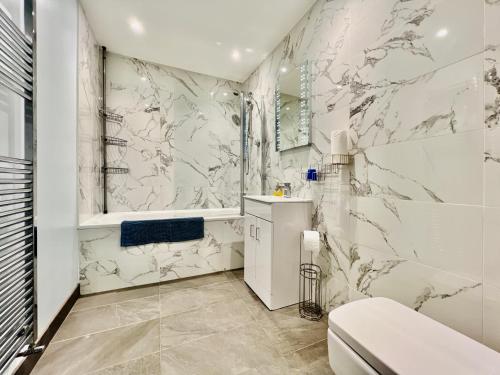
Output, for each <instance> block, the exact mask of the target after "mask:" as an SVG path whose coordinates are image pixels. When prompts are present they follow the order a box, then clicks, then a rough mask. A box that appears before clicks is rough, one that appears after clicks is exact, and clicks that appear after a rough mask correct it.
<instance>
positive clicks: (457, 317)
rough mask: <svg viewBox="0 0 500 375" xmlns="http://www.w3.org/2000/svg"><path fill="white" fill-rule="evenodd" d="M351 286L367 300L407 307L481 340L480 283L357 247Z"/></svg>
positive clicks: (351, 272) (354, 253) (353, 259)
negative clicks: (384, 299) (386, 300)
mask: <svg viewBox="0 0 500 375" xmlns="http://www.w3.org/2000/svg"><path fill="white" fill-rule="evenodd" d="M352 254H353V256H352V266H351V269H350V279H351V285H352V287H353V288H354V289H356V290H357V291H358V292H360V293H363V294H365V295H367V296H370V297H387V298H391V299H394V300H396V301H398V302H400V303H403V304H405V305H407V306H408V307H411V308H413V309H415V310H416V311H419V312H421V313H423V314H425V315H428V316H429V317H431V318H433V319H435V320H437V321H439V322H441V323H443V324H446V325H447V326H449V327H452V328H454V329H456V330H458V331H459V332H462V333H464V334H466V335H467V336H470V337H472V338H474V339H477V340H481V338H482V307H481V301H482V283H481V281H476V280H472V279H468V278H462V277H459V276H457V275H455V274H453V273H448V272H445V271H441V270H438V269H436V268H433V267H428V266H424V265H422V264H419V263H416V262H413V261H410V260H406V259H404V258H399V257H396V256H394V255H390V254H388V253H383V252H379V251H376V250H373V249H370V248H368V247H364V246H357V248H356V251H355V252H354V251H353V253H352Z"/></svg>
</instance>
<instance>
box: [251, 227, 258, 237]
mask: <svg viewBox="0 0 500 375" xmlns="http://www.w3.org/2000/svg"><path fill="white" fill-rule="evenodd" d="M254 226H255V225H253V224H250V237H251V238H254V237H253V236H252V232H253V228H254ZM256 232H257V231H256Z"/></svg>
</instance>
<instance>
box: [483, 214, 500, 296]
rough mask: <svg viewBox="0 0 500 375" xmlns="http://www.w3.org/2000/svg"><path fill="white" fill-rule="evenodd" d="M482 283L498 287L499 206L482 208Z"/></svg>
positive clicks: (499, 247)
mask: <svg viewBox="0 0 500 375" xmlns="http://www.w3.org/2000/svg"><path fill="white" fill-rule="evenodd" d="M483 251H484V253H483V254H484V255H483V256H484V283H485V284H489V285H492V286H495V287H496V288H500V272H498V269H499V267H500V208H493V207H486V208H485V209H484V243H483Z"/></svg>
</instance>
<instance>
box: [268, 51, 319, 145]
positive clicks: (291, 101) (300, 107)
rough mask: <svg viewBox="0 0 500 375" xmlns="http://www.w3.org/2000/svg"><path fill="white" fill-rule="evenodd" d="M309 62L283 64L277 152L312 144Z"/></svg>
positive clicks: (278, 91)
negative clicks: (297, 64)
mask: <svg viewBox="0 0 500 375" xmlns="http://www.w3.org/2000/svg"><path fill="white" fill-rule="evenodd" d="M310 81H311V79H310V68H309V64H308V62H307V61H306V62H304V63H302V64H300V65H299V66H294V65H283V66H281V67H280V71H279V79H278V83H277V85H276V90H275V132H276V134H275V135H276V137H275V138H276V151H285V150H290V149H293V148H296V147H301V146H307V145H310V144H311V109H310V107H311V104H310V102H311V90H310Z"/></svg>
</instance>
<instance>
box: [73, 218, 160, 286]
mask: <svg viewBox="0 0 500 375" xmlns="http://www.w3.org/2000/svg"><path fill="white" fill-rule="evenodd" d="M79 234H80V292H81V293H82V294H91V293H97V292H102V291H107V290H113V289H120V288H127V287H131V286H137V285H143V284H150V283H157V282H158V281H159V280H160V268H159V265H158V263H157V261H156V258H155V257H154V255H153V249H154V246H155V245H146V246H132V247H127V248H121V247H120V228H106V229H91V230H80V232H79Z"/></svg>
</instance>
